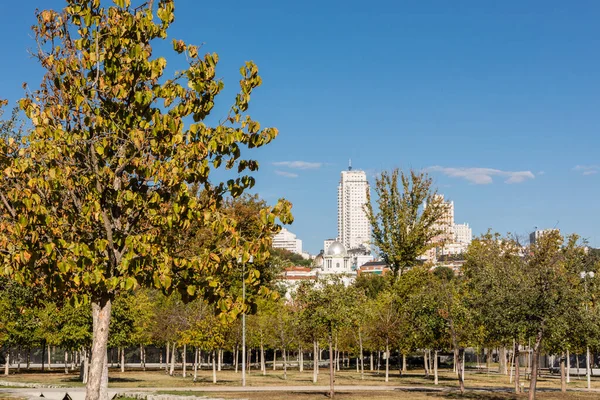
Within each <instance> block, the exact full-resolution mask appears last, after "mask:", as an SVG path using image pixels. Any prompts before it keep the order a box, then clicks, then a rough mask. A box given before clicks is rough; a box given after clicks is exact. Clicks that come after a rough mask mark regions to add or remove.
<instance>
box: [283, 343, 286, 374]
mask: <svg viewBox="0 0 600 400" xmlns="http://www.w3.org/2000/svg"><path fill="white" fill-rule="evenodd" d="M283 379H286V380H287V350H286V348H285V346H284V347H283Z"/></svg>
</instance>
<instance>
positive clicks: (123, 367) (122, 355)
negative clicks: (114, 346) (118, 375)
mask: <svg viewBox="0 0 600 400" xmlns="http://www.w3.org/2000/svg"><path fill="white" fill-rule="evenodd" d="M121 372H125V347H121Z"/></svg>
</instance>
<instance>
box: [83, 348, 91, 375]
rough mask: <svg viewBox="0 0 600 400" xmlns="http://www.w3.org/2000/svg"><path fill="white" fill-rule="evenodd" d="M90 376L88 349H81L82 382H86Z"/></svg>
mask: <svg viewBox="0 0 600 400" xmlns="http://www.w3.org/2000/svg"><path fill="white" fill-rule="evenodd" d="M89 376H90V358H89V356H88V350H87V349H84V350H83V377H82V379H81V380H82V382H83V383H87V382H88V379H89Z"/></svg>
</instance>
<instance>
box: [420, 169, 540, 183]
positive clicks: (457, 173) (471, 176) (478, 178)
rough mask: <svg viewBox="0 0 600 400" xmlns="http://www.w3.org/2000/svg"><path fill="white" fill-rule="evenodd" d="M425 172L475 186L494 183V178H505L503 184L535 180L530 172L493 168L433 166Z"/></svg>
mask: <svg viewBox="0 0 600 400" xmlns="http://www.w3.org/2000/svg"><path fill="white" fill-rule="evenodd" d="M425 171H428V172H441V173H442V174H444V175H446V176H449V177H451V178H461V179H465V180H467V181H469V182H471V183H474V184H476V185H488V184H490V183H492V182H493V181H494V179H493V177H494V176H498V177H502V178H505V180H504V183H521V182H525V181H526V180H528V179H534V178H535V175H534V174H533V172H531V171H503V170H500V169H493V168H464V167H459V168H452V167H441V166H439V165H434V166H432V167H428V168H425Z"/></svg>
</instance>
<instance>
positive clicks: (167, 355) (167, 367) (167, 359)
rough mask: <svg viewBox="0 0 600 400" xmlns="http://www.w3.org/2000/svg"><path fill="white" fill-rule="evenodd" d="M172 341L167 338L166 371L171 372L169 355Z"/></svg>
mask: <svg viewBox="0 0 600 400" xmlns="http://www.w3.org/2000/svg"><path fill="white" fill-rule="evenodd" d="M170 345H171V344H170V342H169V341H168V340H167V352H166V353H165V373H166V374H168V373H169V357H170V356H171V350H170Z"/></svg>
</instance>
